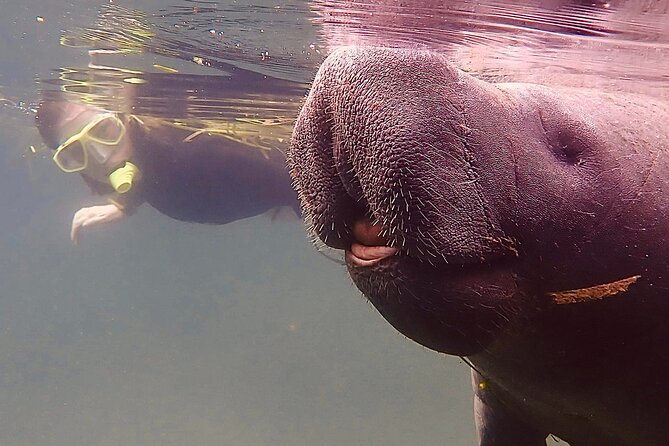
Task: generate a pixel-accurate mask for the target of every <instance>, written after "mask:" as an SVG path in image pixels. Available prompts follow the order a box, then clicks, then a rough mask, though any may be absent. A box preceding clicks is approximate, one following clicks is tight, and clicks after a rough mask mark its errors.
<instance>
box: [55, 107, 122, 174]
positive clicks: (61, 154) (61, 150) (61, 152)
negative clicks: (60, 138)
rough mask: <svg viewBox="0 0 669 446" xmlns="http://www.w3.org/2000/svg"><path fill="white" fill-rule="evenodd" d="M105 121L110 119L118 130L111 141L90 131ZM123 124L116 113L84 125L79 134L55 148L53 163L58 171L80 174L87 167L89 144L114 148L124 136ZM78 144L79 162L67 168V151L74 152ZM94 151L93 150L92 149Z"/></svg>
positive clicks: (99, 117) (68, 163)
mask: <svg viewBox="0 0 669 446" xmlns="http://www.w3.org/2000/svg"><path fill="white" fill-rule="evenodd" d="M107 119H111V120H112V121H113V123H114V124H115V125H116V126H117V127H118V128H119V132H118V135H116V136H115V137H114V138H113V139H107V138H101V137H97V136H95V135H94V134H93V133H91V130H93V129H94V128H95V127H96V126H97V125H99V124H100V123H102V122H104V121H106V120H107ZM125 131H126V128H125V124H124V123H123V121H121V119H120V118H119V117H118V116H117V114H116V113H103V114H101V115H99V116H97V117H96V118H95V119H93V120H91V121H90V122H89V123H88V124H86V125H85V126H84V127H83V128H82V129H81V130H80V131H79V132H77V133H75V134H74V135H72V136H70V137H69V138H67V140H66V141H65V142H64V143H62V144H61V145H59V146H58V147H57V148H56V152H55V153H54V154H53V162H54V163H55V164H56V166H58V168H59V169H60V170H62V171H63V172H65V173H74V172H81V171H82V170H85V169H86V168H87V167H88V157H89V154H88V152H89V150H91V149H90V147H89V144H90V146H92V145H95V144H100V145H102V146H115V145H117V144H118V143H119V142H121V140H122V139H123V137H124V136H125ZM76 143H79V144H80V145H81V147H80V148H79V149H80V151H81V158H82V159H81V160H78V165H77V166H75V167H68V166H69V165H71V163H70V162H69V161H68V160H67V156H68V150H70V151H72V150H75V149H74V147H75V144H76ZM93 150H94V149H93Z"/></svg>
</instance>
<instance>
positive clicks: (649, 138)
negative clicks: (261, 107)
mask: <svg viewBox="0 0 669 446" xmlns="http://www.w3.org/2000/svg"><path fill="white" fill-rule="evenodd" d="M668 122H669V106H668V105H667V104H666V103H663V102H660V101H658V100H654V99H653V98H650V97H644V96H635V95H633V94H626V93H621V92H604V91H593V90H582V89H566V88H551V87H546V86H539V85H531V84H512V83H509V84H492V83H488V82H484V81H481V80H478V79H476V78H474V77H472V76H470V75H468V74H466V73H464V72H461V71H459V70H458V69H456V68H455V67H454V66H453V65H452V64H450V63H449V62H448V60H446V58H445V57H443V56H441V55H438V54H434V53H430V52H422V51H417V50H406V49H404V50H399V49H398V50H391V49H373V48H367V49H355V48H344V49H340V50H337V51H335V52H334V53H333V54H331V55H330V56H329V57H328V59H327V60H326V61H325V62H324V64H323V65H322V67H321V69H320V70H319V73H318V74H317V76H316V79H315V81H314V84H313V88H312V90H311V92H310V94H309V96H308V98H307V100H306V103H305V105H304V107H303V109H302V111H301V114H300V116H299V118H298V120H297V123H296V126H295V129H294V133H293V139H292V143H291V147H290V150H289V153H288V162H289V167H290V170H291V175H292V177H293V181H294V185H295V187H296V189H297V191H298V194H299V196H300V200H301V203H302V209H303V212H304V215H305V218H306V219H307V221H308V223H309V224H310V226H311V227H312V229H313V231H314V232H315V233H316V234H317V235H318V236H319V237H320V238H321V239H322V240H323V241H325V242H326V243H327V244H329V245H330V246H332V247H335V248H340V249H344V250H346V257H347V264H348V269H349V272H350V275H351V277H352V278H353V280H354V282H355V283H356V285H357V286H358V288H359V289H360V290H361V291H362V292H363V293H364V294H365V295H366V296H367V297H368V298H369V300H370V301H371V302H372V303H373V305H374V306H375V307H376V308H377V309H378V311H379V312H380V313H381V314H382V315H383V316H384V317H385V318H386V319H387V320H388V321H389V322H390V323H391V324H392V325H393V326H394V327H395V328H396V329H397V330H399V331H400V332H402V333H403V334H405V335H406V336H408V337H410V338H412V339H414V340H415V341H417V342H419V343H421V344H423V345H425V346H427V347H429V348H432V349H434V350H437V351H439V352H444V353H448V354H454V355H462V356H466V357H468V360H469V361H470V362H471V363H472V365H473V369H474V372H473V375H474V384H475V385H474V389H475V415H476V424H477V430H478V433H479V438H480V444H481V445H487V446H490V445H523V446H533V445H543V444H545V438H546V436H547V435H548V434H551V433H552V434H555V435H558V436H559V437H561V438H563V439H564V440H566V441H568V442H569V443H570V444H571V445H572V446H582V445H599V446H627V445H647V446H650V445H658V446H659V445H666V444H667V442H668V441H669V440H668V439H669V423H667V421H669V382H668V380H667V376H668V375H669V349H668V348H667V342H668V341H669V328H668V325H669V324H668V323H667V322H668V321H669V268H667V263H668V262H669V219H668V218H667V217H668V216H669V153H668V150H669V128H668V126H667V123H668ZM620 284H624V286H620ZM565 290H585V291H582V292H581V293H580V297H579V298H577V299H571V300H570V299H567V300H562V301H560V299H558V298H557V297H560V296H563V297H564V296H565V295H568V293H567V294H565V293H563V292H564V291H565ZM588 290H590V291H588ZM593 290H594V291H593ZM576 295H577V297H578V295H579V293H578V292H577V293H576ZM569 302H571V303H569Z"/></svg>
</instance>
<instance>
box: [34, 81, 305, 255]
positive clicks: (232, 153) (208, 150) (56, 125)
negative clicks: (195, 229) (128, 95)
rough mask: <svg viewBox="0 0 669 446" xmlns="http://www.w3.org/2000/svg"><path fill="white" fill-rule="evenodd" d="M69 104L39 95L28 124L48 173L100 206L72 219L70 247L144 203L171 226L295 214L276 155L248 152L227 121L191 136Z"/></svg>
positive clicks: (57, 96)
mask: <svg viewBox="0 0 669 446" xmlns="http://www.w3.org/2000/svg"><path fill="white" fill-rule="evenodd" d="M70 99H71V98H69V97H66V96H64V95H63V94H62V93H61V92H56V91H48V92H43V100H42V102H41V103H40V106H39V110H38V113H37V117H36V123H37V127H38V129H39V131H40V134H41V136H42V138H43V140H44V142H45V143H46V144H47V146H48V147H50V148H51V149H54V150H55V151H54V153H53V161H54V163H55V164H56V166H57V167H58V168H59V169H60V170H61V171H63V172H66V173H79V174H80V175H81V176H82V178H83V179H84V181H85V182H86V183H87V184H88V186H89V187H90V188H91V190H92V192H93V193H94V194H97V195H102V196H105V197H106V200H107V202H106V203H104V204H100V205H96V206H91V207H84V208H81V209H79V210H78V211H77V212H76V213H75V214H74V217H73V219H72V227H71V231H70V237H71V239H72V241H73V242H74V243H75V244H76V243H78V242H79V240H80V237H81V232H82V230H83V229H84V228H87V227H91V226H97V225H100V224H103V223H110V222H114V221H118V220H121V219H123V218H124V217H126V216H128V215H130V214H132V213H133V211H134V210H135V209H136V208H137V207H138V206H140V205H141V204H142V203H144V202H147V203H148V204H150V205H151V206H153V207H154V208H156V209H157V210H158V211H160V212H162V213H163V214H165V215H168V216H170V217H172V218H175V219H178V220H183V221H189V222H198V223H211V224H225V223H228V222H231V221H234V220H238V219H242V218H247V217H252V216H255V215H258V214H262V213H264V212H266V211H268V210H270V209H274V208H278V207H282V206H288V207H290V208H292V209H294V210H295V211H296V212H299V205H298V203H297V197H296V194H295V192H294V191H293V189H292V187H291V184H290V178H289V175H288V172H287V170H286V168H285V157H284V154H283V152H282V151H281V150H280V149H279V148H267V147H250V144H249V141H251V140H248V141H245V140H243V139H239V138H236V137H235V130H236V129H235V122H234V121H233V122H232V124H230V123H228V126H229V128H227V129H226V128H224V129H223V130H221V129H220V128H202V129H199V130H197V129H193V128H192V127H190V126H188V125H184V124H183V123H182V122H178V123H175V122H174V121H170V120H166V119H157V118H152V117H144V116H142V117H138V116H136V115H132V114H127V113H115V112H109V111H106V110H104V109H102V108H98V107H95V106H91V105H89V104H85V103H82V102H80V101H76V100H70ZM239 124H240V125H241V124H243V121H240V122H239Z"/></svg>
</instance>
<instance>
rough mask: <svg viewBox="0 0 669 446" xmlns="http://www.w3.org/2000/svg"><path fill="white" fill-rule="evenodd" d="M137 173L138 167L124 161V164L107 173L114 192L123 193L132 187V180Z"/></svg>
mask: <svg viewBox="0 0 669 446" xmlns="http://www.w3.org/2000/svg"><path fill="white" fill-rule="evenodd" d="M138 174H139V168H138V167H137V166H135V165H134V164H133V163H131V162H129V161H126V162H125V164H124V165H123V166H121V167H119V168H118V169H116V170H115V171H113V172H112V173H110V174H109V182H110V183H111V185H112V187H113V188H114V190H115V191H116V192H118V193H119V194H124V193H126V192H128V191H129V190H130V189H131V188H132V182H133V180H134V179H135V177H136V176H137V175H138Z"/></svg>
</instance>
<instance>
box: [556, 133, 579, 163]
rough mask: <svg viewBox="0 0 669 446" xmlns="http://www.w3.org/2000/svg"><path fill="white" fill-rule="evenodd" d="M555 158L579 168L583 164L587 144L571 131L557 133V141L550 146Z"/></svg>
mask: <svg viewBox="0 0 669 446" xmlns="http://www.w3.org/2000/svg"><path fill="white" fill-rule="evenodd" d="M552 146H553V147H552V148H553V151H554V152H555V155H556V157H558V158H559V159H560V160H561V161H563V162H565V163H567V164H575V165H577V166H580V165H582V164H583V163H584V158H585V154H586V153H587V149H588V146H587V144H586V143H585V142H584V141H583V140H582V139H581V138H579V137H578V135H575V134H574V133H573V132H572V131H571V130H563V131H560V132H558V133H557V141H555V142H554V143H553V144H552Z"/></svg>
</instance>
